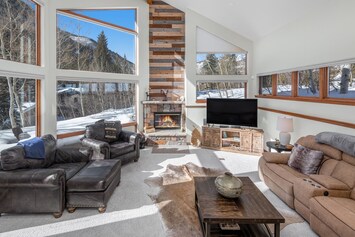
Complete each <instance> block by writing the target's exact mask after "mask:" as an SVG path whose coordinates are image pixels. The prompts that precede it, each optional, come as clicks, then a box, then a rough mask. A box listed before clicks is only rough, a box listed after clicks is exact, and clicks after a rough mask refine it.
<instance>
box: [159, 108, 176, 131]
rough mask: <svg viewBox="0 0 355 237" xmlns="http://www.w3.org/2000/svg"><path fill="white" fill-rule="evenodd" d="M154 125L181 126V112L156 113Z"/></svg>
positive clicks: (168, 127) (164, 126) (169, 127)
mask: <svg viewBox="0 0 355 237" xmlns="http://www.w3.org/2000/svg"><path fill="white" fill-rule="evenodd" d="M154 127H155V128H156V129H179V128H181V113H175V112H158V113H154Z"/></svg>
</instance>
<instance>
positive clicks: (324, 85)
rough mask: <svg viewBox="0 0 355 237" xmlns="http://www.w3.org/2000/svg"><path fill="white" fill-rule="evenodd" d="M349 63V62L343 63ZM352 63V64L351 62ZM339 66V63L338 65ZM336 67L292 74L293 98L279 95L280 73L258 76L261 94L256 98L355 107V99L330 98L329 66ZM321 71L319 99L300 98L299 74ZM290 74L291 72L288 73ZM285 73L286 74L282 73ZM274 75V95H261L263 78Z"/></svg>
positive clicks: (324, 66) (325, 67) (326, 66)
mask: <svg viewBox="0 0 355 237" xmlns="http://www.w3.org/2000/svg"><path fill="white" fill-rule="evenodd" d="M341 63H342V64H343V63H347V62H341ZM349 63H350V62H349ZM338 64H339V63H338ZM332 65H336V64H334V63H332V64H329V65H322V66H320V67H310V68H306V69H300V70H293V71H291V72H292V80H291V81H292V85H291V88H292V90H291V96H281V95H277V93H275V92H276V89H277V77H278V73H272V74H263V75H259V76H258V80H259V94H258V95H256V96H255V97H256V98H265V99H278V100H291V101H302V102H313V103H325V104H338V105H348V106H355V98H353V99H349V98H331V97H328V87H329V84H328V83H329V69H328V68H329V66H332ZM314 68H318V69H319V96H317V97H306V96H299V95H298V77H299V75H298V72H299V71H302V70H307V69H314ZM287 72H289V71H287ZM282 73H284V72H282ZM267 75H272V80H273V81H272V91H273V93H272V95H266V94H261V81H260V77H261V76H267Z"/></svg>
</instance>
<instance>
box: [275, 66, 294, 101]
mask: <svg viewBox="0 0 355 237" xmlns="http://www.w3.org/2000/svg"><path fill="white" fill-rule="evenodd" d="M291 92H292V73H291V72H286V73H280V74H279V75H278V76H277V95H283V96H290V95H291Z"/></svg>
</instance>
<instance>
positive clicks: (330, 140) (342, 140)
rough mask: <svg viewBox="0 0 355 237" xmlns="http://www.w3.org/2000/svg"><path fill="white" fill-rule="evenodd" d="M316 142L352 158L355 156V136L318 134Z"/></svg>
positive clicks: (331, 133) (334, 133)
mask: <svg viewBox="0 0 355 237" xmlns="http://www.w3.org/2000/svg"><path fill="white" fill-rule="evenodd" d="M316 141H317V142H319V143H324V144H328V145H330V146H332V147H335V148H337V149H339V150H341V151H343V152H345V153H347V154H349V155H351V156H355V136H350V135H346V134H341V133H336V132H321V133H319V134H317V136H316Z"/></svg>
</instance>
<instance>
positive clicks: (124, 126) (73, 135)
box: [57, 122, 137, 139]
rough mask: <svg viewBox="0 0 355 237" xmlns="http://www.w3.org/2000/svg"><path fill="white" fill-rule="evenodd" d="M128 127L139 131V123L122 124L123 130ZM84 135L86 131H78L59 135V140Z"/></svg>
mask: <svg viewBox="0 0 355 237" xmlns="http://www.w3.org/2000/svg"><path fill="white" fill-rule="evenodd" d="M126 127H135V130H136V131H137V122H129V123H123V124H122V128H126ZM83 134H85V130H81V131H76V132H69V133H63V134H57V139H63V138H68V137H75V136H79V135H83Z"/></svg>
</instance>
